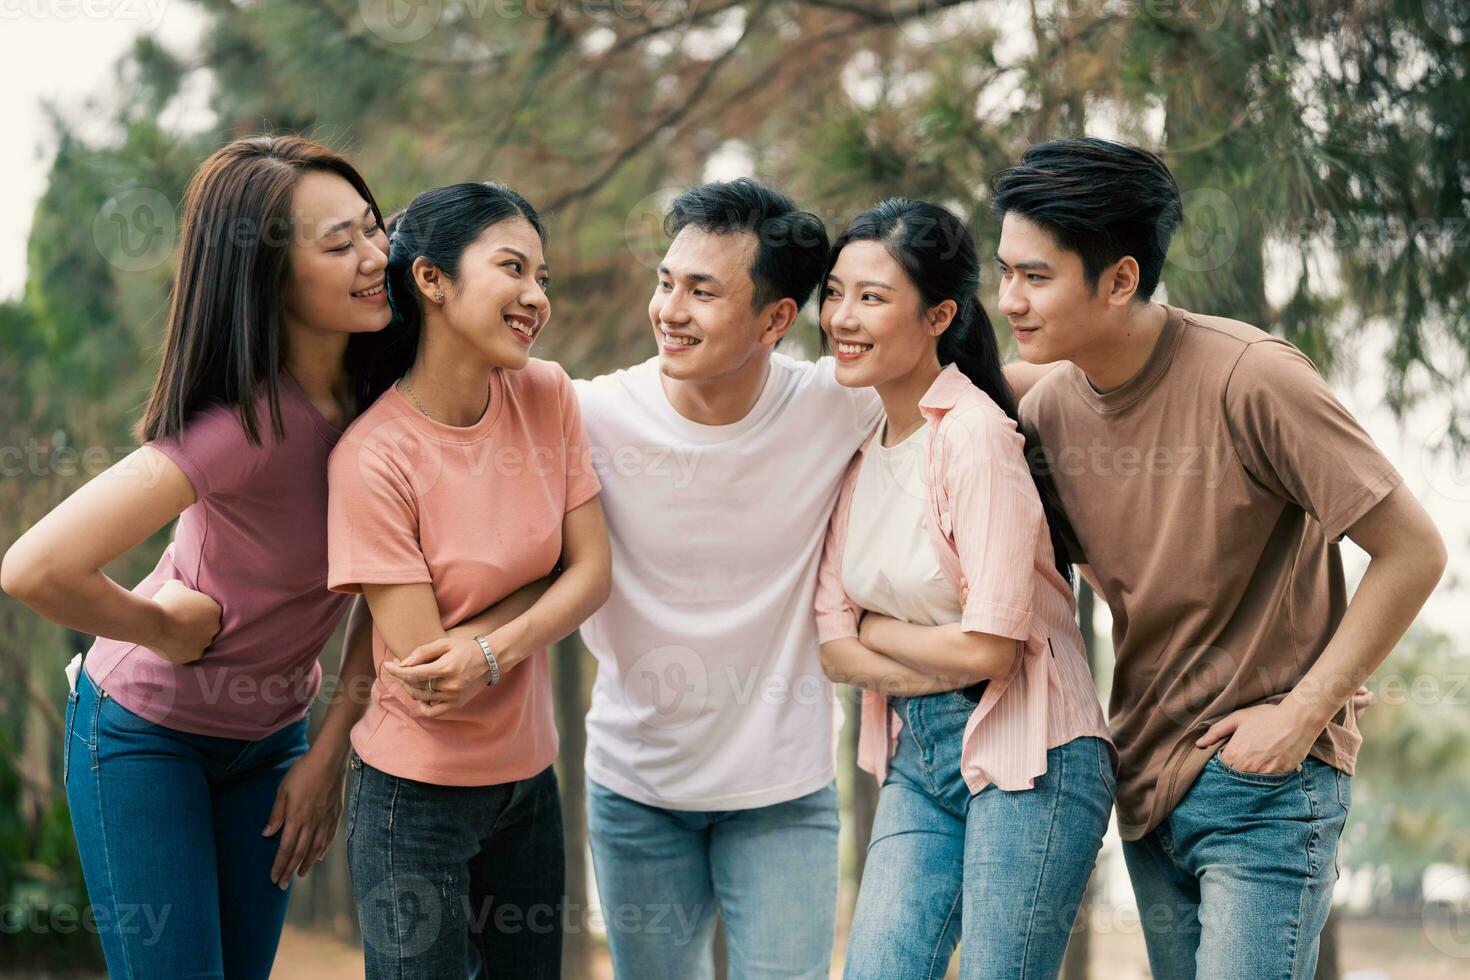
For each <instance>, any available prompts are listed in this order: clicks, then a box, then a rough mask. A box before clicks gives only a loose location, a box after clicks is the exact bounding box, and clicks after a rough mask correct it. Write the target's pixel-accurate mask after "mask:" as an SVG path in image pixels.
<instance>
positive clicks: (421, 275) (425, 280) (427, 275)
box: [411, 255, 449, 305]
mask: <svg viewBox="0 0 1470 980" xmlns="http://www.w3.org/2000/svg"><path fill="white" fill-rule="evenodd" d="M411 271H412V273H413V284H414V286H416V287H417V288H418V291H419V295H420V296H421V297H422V298H423V299H424V301H425V302H427V303H434V304H436V305H439V304H440V303H441V302H442V301H441V300H436V299H435V298H434V297H435V295H436V294H443V293H448V292H449V290H448V289H447V288H446V286H447V284H448V282H449V279H448V277H447V276H445V275H444V273H443V272H441V271H439V267H438V266H436V265H434V264H433V263H431V262H430V261H429V260H428V259H426V258H424V257H423V256H422V255H420V256H419V257H418V258H416V259H414V260H413V269H412V270H411Z"/></svg>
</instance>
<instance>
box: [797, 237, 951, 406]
mask: <svg viewBox="0 0 1470 980" xmlns="http://www.w3.org/2000/svg"><path fill="white" fill-rule="evenodd" d="M954 312H955V303H954V301H952V300H946V301H945V302H943V303H941V304H939V305H938V306H936V307H933V308H931V309H926V308H925V307H924V302H923V299H922V297H921V296H920V295H919V290H918V287H916V286H915V285H914V283H913V281H912V280H911V279H909V277H908V274H907V273H906V272H904V270H903V267H902V266H900V265H899V264H898V262H896V261H895V260H894V258H893V256H892V255H890V254H889V253H888V249H887V248H885V247H884V246H883V244H882V243H881V242H875V241H855V242H850V243H848V244H847V245H846V246H844V247H843V249H842V251H841V252H840V253H839V254H838V256H837V262H836V264H835V265H833V267H832V272H831V274H830V275H828V277H827V282H826V283H825V284H824V285H823V287H822V308H821V323H822V332H823V333H825V334H826V335H827V340H828V342H829V343H830V344H831V345H832V347H833V349H834V351H835V353H836V356H837V381H838V383H839V384H842V385H845V386H847V387H849V388H861V387H878V386H880V385H883V384H886V383H888V382H890V381H893V380H895V379H898V378H905V377H908V376H910V375H911V374H913V373H914V372H915V371H916V370H918V369H919V368H921V367H923V366H926V365H931V364H934V363H937V358H936V354H935V349H936V347H937V345H938V341H939V336H940V335H941V334H943V333H944V331H945V329H946V328H947V327H948V326H949V323H950V321H951V320H952V319H953V317H954Z"/></svg>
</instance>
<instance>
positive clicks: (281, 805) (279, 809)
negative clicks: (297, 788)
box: [260, 790, 286, 837]
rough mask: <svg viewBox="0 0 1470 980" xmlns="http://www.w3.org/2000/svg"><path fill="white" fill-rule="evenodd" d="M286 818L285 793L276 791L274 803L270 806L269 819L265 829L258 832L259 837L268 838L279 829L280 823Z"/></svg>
mask: <svg viewBox="0 0 1470 980" xmlns="http://www.w3.org/2000/svg"><path fill="white" fill-rule="evenodd" d="M285 816H286V793H285V791H284V790H277V791H276V802H275V803H273V804H271V815H270V819H269V820H267V821H266V822H265V827H264V828H263V829H262V830H261V831H260V836H262V837H269V836H270V835H271V834H274V833H275V832H276V831H278V830H280V829H281V821H282V820H283V819H284V818H285Z"/></svg>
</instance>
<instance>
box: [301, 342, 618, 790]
mask: <svg viewBox="0 0 1470 980" xmlns="http://www.w3.org/2000/svg"><path fill="white" fill-rule="evenodd" d="M328 474H329V482H330V493H329V506H328V530H327V537H328V566H329V568H328V577H327V578H328V585H329V587H330V588H332V589H334V590H336V591H339V592H360V591H362V585H363V583H369V584H373V585H392V584H405V583H412V582H428V583H430V584H431V585H432V586H433V589H434V599H435V601H436V602H437V603H438V606H439V615H440V620H441V622H442V623H443V625H444V628H445V629H449V628H451V627H453V626H455V625H457V624H459V623H461V622H463V621H464V620H466V619H469V618H470V617H472V616H474V615H476V614H478V613H479V612H481V611H483V610H484V609H485V608H487V607H489V606H492V605H494V604H495V603H497V602H499V601H500V600H501V599H504V598H505V597H506V596H507V595H509V594H510V593H512V592H514V591H515V590H516V589H519V588H520V587H521V586H523V585H525V584H527V583H528V582H532V581H535V580H536V579H539V578H542V577H543V576H545V575H548V574H549V573H550V572H551V571H552V569H553V568H554V567H555V566H556V563H557V561H558V559H559V558H560V556H561V551H562V535H561V528H562V519H563V517H564V515H565V514H566V513H567V512H568V511H570V510H572V509H574V508H576V507H579V506H581V505H582V504H584V503H586V502H587V501H588V500H590V499H592V498H593V497H594V496H596V495H597V493H598V491H599V490H600V489H601V484H600V483H599V482H598V479H597V476H596V474H595V472H594V471H593V469H592V467H591V465H590V462H589V460H588V450H587V436H586V434H585V432H584V430H583V428H582V419H581V415H580V414H579V411H578V408H577V400H576V398H575V397H574V396H573V394H572V387H571V382H570V380H569V379H568V378H567V375H566V372H565V371H563V370H562V369H561V367H560V366H559V365H557V364H554V363H552V362H549V361H541V360H537V359H534V358H533V359H532V360H531V361H530V363H529V364H528V365H527V366H526V367H525V368H523V369H522V370H519V371H507V370H504V369H501V370H497V371H495V372H494V373H493V374H492V375H491V379H490V404H489V407H488V408H486V410H485V414H484V415H483V416H482V417H481V418H480V420H479V421H478V422H476V423H475V424H473V425H469V426H452V425H445V424H443V423H440V422H436V421H434V420H432V419H430V418H428V417H427V416H425V415H424V414H423V413H422V412H420V411H419V410H418V409H417V408H415V407H414V405H413V404H412V403H411V402H409V401H408V399H406V398H405V397H404V396H403V395H402V394H400V393H399V391H398V389H397V388H396V387H394V388H390V389H389V390H388V391H386V392H385V393H384V394H383V395H382V397H380V398H379V399H378V400H377V401H376V402H374V403H373V405H372V407H371V408H369V409H368V410H367V411H366V412H364V413H363V414H362V416H361V417H360V418H358V419H357V421H356V422H354V423H353V424H352V425H351V427H349V428H348V430H347V432H346V433H345V434H344V435H343V436H342V439H341V441H340V442H339V443H338V445H337V448H336V449H335V450H334V451H333V453H332V456H331V459H330V461H329V463H328ZM404 652H406V651H404ZM390 656H392V653H391V652H390V651H389V650H388V648H387V644H386V643H385V642H384V640H383V636H382V633H381V632H380V631H379V630H378V628H377V626H376V625H374V628H373V663H374V668H375V670H376V679H375V680H374V683H373V689H372V697H371V701H370V702H369V704H368V708H367V711H366V713H365V714H364V715H363V718H362V720H361V721H359V722H358V723H357V725H356V726H354V727H353V729H352V746H353V748H354V749H356V750H357V754H358V755H359V756H361V757H362V759H363V761H365V762H367V763H368V764H369V765H371V766H373V767H374V768H376V769H380V770H382V771H383V772H386V773H390V774H392V775H394V776H399V777H402V778H405V779H414V780H418V781H419V782H426V783H435V784H438V785H444V786H488V785H494V784H497V783H507V782H514V781H516V780H520V779H525V778H528V777H530V776H534V775H536V774H537V773H539V772H541V771H542V770H543V769H545V768H546V767H547V766H549V765H551V763H552V762H553V761H554V760H555V759H556V753H557V733H556V722H555V716H554V713H553V708H552V695H551V682H550V677H549V674H548V666H547V662H546V657H545V656H543V655H542V651H537V652H536V653H535V654H533V655H532V656H531V657H529V658H528V659H527V660H526V661H525V662H524V663H522V664H520V665H519V666H517V667H516V669H515V670H512V671H509V672H507V673H506V674H505V675H504V677H503V678H502V679H501V681H500V683H498V684H496V685H494V686H493V687H487V688H486V689H485V690H484V691H481V692H480V693H478V694H476V695H475V697H474V698H472V699H471V700H470V701H469V702H467V703H466V704H463V705H461V706H460V707H458V708H456V709H454V710H453V711H450V712H448V713H447V714H444V715H441V716H439V717H437V718H423V717H421V716H419V715H418V714H417V713H416V712H415V710H414V702H413V701H412V699H411V698H410V697H409V696H408V695H407V693H405V692H404V691H403V688H402V685H401V684H400V683H399V681H398V680H397V679H396V678H394V677H393V676H392V675H389V674H385V673H384V672H383V664H384V663H385V662H386V660H387V658H388V657H390Z"/></svg>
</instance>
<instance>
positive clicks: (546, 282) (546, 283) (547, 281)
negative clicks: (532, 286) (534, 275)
mask: <svg viewBox="0 0 1470 980" xmlns="http://www.w3.org/2000/svg"><path fill="white" fill-rule="evenodd" d="M536 281H537V282H538V283H540V284H541V291H542V292H543V293H544V292H546V291H547V290H549V289H551V277H550V276H542V277H541V278H540V279H537V280H536Z"/></svg>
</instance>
